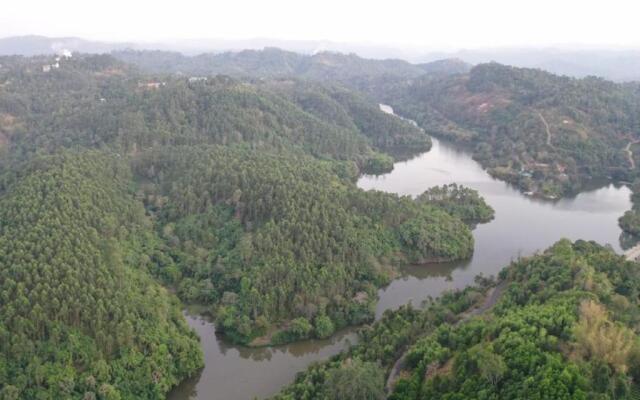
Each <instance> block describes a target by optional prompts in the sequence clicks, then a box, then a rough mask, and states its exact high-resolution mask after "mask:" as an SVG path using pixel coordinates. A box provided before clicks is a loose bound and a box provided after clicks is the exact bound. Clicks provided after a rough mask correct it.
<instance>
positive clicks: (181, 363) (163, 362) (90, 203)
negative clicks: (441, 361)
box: [0, 152, 203, 399]
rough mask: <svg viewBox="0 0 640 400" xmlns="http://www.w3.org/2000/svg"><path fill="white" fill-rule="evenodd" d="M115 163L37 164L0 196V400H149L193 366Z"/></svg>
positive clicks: (95, 158)
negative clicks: (153, 271)
mask: <svg viewBox="0 0 640 400" xmlns="http://www.w3.org/2000/svg"><path fill="white" fill-rule="evenodd" d="M130 177H131V174H130V171H129V168H128V166H127V165H126V164H125V163H123V162H122V160H120V159H118V158H116V157H113V156H107V155H104V154H102V153H99V152H86V153H83V154H75V153H63V154H59V155H56V156H50V157H41V158H40V157H39V158H37V159H34V160H33V161H31V162H29V163H28V164H27V165H23V166H22V168H20V169H19V170H18V172H17V173H14V174H8V175H7V176H5V179H3V184H2V192H1V193H2V194H1V195H0V293H1V297H0V299H1V300H0V304H1V305H2V306H1V307H0V388H1V389H0V395H1V396H2V398H3V399H36V398H38V399H41V398H42V399H45V398H46V399H60V398H78V399H79V398H84V399H92V398H104V399H119V398H134V397H135V398H147V399H159V398H163V397H164V394H165V393H166V392H167V391H168V390H169V389H170V388H171V387H172V386H173V385H175V384H176V383H178V382H179V381H181V380H182V379H184V378H185V377H187V376H189V375H190V374H192V373H193V372H194V371H195V370H197V369H198V368H200V367H201V366H202V363H203V360H202V354H201V351H200V349H199V345H198V340H197V337H195V335H194V334H193V333H192V332H191V331H190V329H188V327H187V325H186V323H185V322H184V319H183V317H182V315H181V311H180V306H179V304H178V302H177V299H176V298H175V297H174V296H172V295H170V294H168V293H167V291H166V290H165V289H164V288H162V287H161V286H159V285H158V284H157V283H156V282H155V281H154V280H152V279H151V277H150V275H149V273H148V268H149V267H150V264H151V260H150V258H149V255H148V252H149V249H150V248H151V247H152V246H153V243H154V241H155V239H154V234H153V231H152V230H151V229H150V225H149V221H147V220H146V218H145V216H144V210H143V208H142V206H141V205H140V203H138V202H135V201H134V200H133V196H132V193H131V192H130V191H129V189H128V187H129V181H130Z"/></svg>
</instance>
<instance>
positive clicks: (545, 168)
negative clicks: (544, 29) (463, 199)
mask: <svg viewBox="0 0 640 400" xmlns="http://www.w3.org/2000/svg"><path fill="white" fill-rule="evenodd" d="M114 55H115V56H116V57H117V58H119V59H121V60H125V61H127V62H131V63H133V64H135V65H138V66H140V67H141V68H143V69H147V70H150V71H154V72H160V71H161V72H166V73H190V74H196V75H202V76H208V75H215V74H217V73H227V74H230V75H232V76H245V77H246V76H249V77H253V78H270V77H271V78H272V77H280V78H283V77H295V78H298V79H304V80H308V81H315V82H323V83H327V82H330V83H333V82H340V83H341V84H342V85H344V86H347V87H349V88H352V89H356V90H358V91H361V92H363V93H366V94H367V96H368V97H370V98H373V99H375V100H376V101H380V102H384V103H386V104H390V105H392V106H393V107H394V109H395V110H396V111H397V112H398V113H399V114H400V115H402V116H404V117H406V118H411V119H413V120H415V121H417V123H418V124H419V125H420V126H421V127H422V128H424V129H425V130H426V131H427V133H429V134H434V135H438V136H441V137H444V138H447V139H449V140H454V141H458V142H461V143H464V144H466V145H468V146H470V147H471V148H472V150H473V152H474V158H476V159H477V160H478V161H479V162H480V163H481V164H482V165H483V166H484V167H485V168H487V169H488V170H489V172H491V173H492V174H493V175H494V176H496V177H498V178H500V179H504V180H507V181H509V182H511V183H514V184H516V185H517V186H518V187H520V189H521V190H523V191H525V192H532V193H534V194H537V195H542V196H545V197H558V196H561V195H564V194H568V193H572V192H576V191H577V190H579V189H580V188H582V187H584V185H585V183H586V182H587V181H590V180H592V179H613V180H630V179H633V178H634V177H635V176H636V164H638V163H639V162H640V156H639V155H638V154H637V153H638V152H637V151H634V150H636V147H637V142H638V141H639V140H640V117H638V116H639V115H640V86H638V85H637V84H635V83H628V84H616V83H613V82H609V81H606V80H603V79H601V78H596V77H587V78H583V79H575V78H569V77H565V76H558V75H553V74H551V73H547V72H544V71H541V70H537V69H527V68H515V67H508V66H504V65H500V64H497V63H489V64H481V65H477V66H475V67H473V68H471V66H469V65H467V64H464V63H462V62H460V61H458V60H441V61H437V62H432V63H428V64H415V65H414V64H409V63H406V62H403V61H399V60H367V59H362V58H359V57H357V56H355V55H341V54H336V53H318V54H315V55H313V56H304V55H299V54H295V53H289V52H285V51H282V50H278V49H265V50H263V51H255V50H249V51H242V52H236V53H223V54H203V55H201V56H195V57H187V56H182V55H179V54H176V53H166V52H148V51H147V52H145V51H142V52H134V51H125V52H116V53H114Z"/></svg>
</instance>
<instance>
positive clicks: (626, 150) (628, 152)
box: [624, 140, 640, 169]
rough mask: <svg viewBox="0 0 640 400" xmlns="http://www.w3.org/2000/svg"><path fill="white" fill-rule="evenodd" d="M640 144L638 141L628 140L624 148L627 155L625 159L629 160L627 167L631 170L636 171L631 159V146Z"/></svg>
mask: <svg viewBox="0 0 640 400" xmlns="http://www.w3.org/2000/svg"><path fill="white" fill-rule="evenodd" d="M636 143H640V140H630V141H629V143H627V147H625V148H624V151H625V152H626V153H627V159H628V160H629V166H630V167H631V169H636V162H635V161H634V159H633V151H631V146H632V145H634V144H636Z"/></svg>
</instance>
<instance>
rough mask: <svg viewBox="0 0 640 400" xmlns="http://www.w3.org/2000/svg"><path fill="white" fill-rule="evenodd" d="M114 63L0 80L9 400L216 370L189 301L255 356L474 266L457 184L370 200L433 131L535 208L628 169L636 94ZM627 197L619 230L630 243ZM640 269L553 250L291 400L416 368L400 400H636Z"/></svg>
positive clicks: (351, 60)
mask: <svg viewBox="0 0 640 400" xmlns="http://www.w3.org/2000/svg"><path fill="white" fill-rule="evenodd" d="M116 57H118V58H119V59H118V58H116ZM116 57H113V56H107V55H102V56H87V55H76V56H74V57H73V58H62V59H60V60H55V59H54V58H53V57H32V58H23V57H2V58H0V289H1V290H0V292H1V295H0V299H1V300H0V306H1V307H0V353H1V355H2V357H1V358H0V398H3V399H4V398H6V399H17V398H26V399H32V398H34V399H35V398H38V399H47V398H51V399H56V398H77V399H80V398H82V399H94V398H95V399H98V398H105V399H120V398H122V399H128V398H153V399H158V398H163V397H164V396H165V394H166V393H167V392H168V390H169V389H170V388H171V387H172V386H174V385H176V384H177V383H178V382H180V381H181V380H183V379H184V378H186V377H187V376H190V375H192V374H193V373H194V371H196V370H198V369H199V368H200V367H201V366H202V363H203V360H202V351H201V349H200V348H199V346H198V342H197V338H196V336H195V334H194V333H193V332H192V331H191V330H190V329H188V327H187V325H186V324H185V321H184V318H183V316H182V314H181V312H180V308H181V304H184V303H198V304H202V305H205V307H206V308H207V309H209V310H210V311H211V312H212V313H213V314H214V316H215V319H216V328H217V329H218V330H220V331H221V332H223V333H224V334H225V336H226V337H227V338H229V339H231V340H233V341H235V342H237V343H241V344H247V345H253V346H260V345H269V344H280V343H286V342H291V341H296V340H301V339H307V338H326V337H329V336H331V335H332V334H333V333H334V331H336V330H338V329H340V328H343V327H345V326H348V325H354V324H361V323H364V322H371V321H372V320H373V315H374V312H373V311H374V305H375V303H376V300H377V290H378V289H379V288H380V287H382V286H383V285H385V284H387V283H388V282H389V281H390V280H391V279H392V278H394V277H395V276H396V275H397V274H398V270H397V268H396V267H397V266H399V265H400V264H406V263H420V264H422V263H429V262H436V261H450V260H460V259H465V258H468V257H470V256H471V255H472V252H473V236H472V235H471V229H472V228H473V226H474V225H475V224H477V223H484V222H488V221H490V220H491V219H492V218H493V210H492V209H491V207H490V206H489V205H488V204H486V203H485V201H484V200H483V199H482V198H481V197H480V195H479V194H478V192H476V191H475V190H471V189H469V188H466V187H464V186H460V185H457V184H452V185H445V186H442V187H436V188H431V189H428V190H426V191H425V192H424V193H422V194H421V195H419V196H417V197H416V198H415V199H413V198H411V197H407V196H397V195H393V194H388V193H383V192H377V191H363V190H361V189H359V188H358V187H357V186H356V184H355V181H356V180H357V178H358V177H359V176H360V175H361V174H363V173H374V174H380V173H384V172H387V171H389V170H390V169H391V168H393V162H394V158H393V157H392V156H391V155H390V154H393V153H394V152H395V150H401V151H404V152H409V153H410V152H419V151H424V150H427V149H428V148H429V147H430V144H431V143H430V139H429V136H428V133H431V134H437V135H440V136H443V137H446V138H448V139H451V140H456V141H459V142H461V143H465V144H466V145H468V146H470V147H471V148H472V149H473V151H474V157H475V158H476V159H478V160H479V161H480V162H481V163H482V164H483V165H484V166H485V167H486V168H488V169H489V170H490V172H491V173H492V174H494V175H495V176H497V177H500V178H502V179H506V180H508V181H510V182H513V183H516V184H517V185H519V186H520V188H521V189H522V190H526V191H531V192H536V193H540V194H544V195H546V196H559V195H562V194H565V193H567V192H569V191H573V190H576V189H579V188H580V187H581V186H582V185H583V184H584V183H585V182H586V181H587V180H589V179H592V178H606V179H615V180H623V179H628V180H631V179H633V178H635V176H636V172H635V171H636V163H637V162H640V157H638V156H637V154H636V151H635V150H636V148H635V147H636V144H635V143H636V140H637V135H638V129H639V128H640V126H639V125H640V119H639V118H640V114H639V113H638V112H637V111H638V106H639V105H640V100H639V99H640V90H639V88H638V86H637V85H632V84H627V85H619V84H614V83H610V82H607V81H603V80H600V79H596V78H586V79H582V80H576V79H570V78H565V77H558V76H554V75H551V74H547V73H544V72H541V71H537V70H528V69H517V68H510V67H505V66H501V65H497V64H487V65H480V66H476V67H474V68H473V69H469V67H468V66H467V65H465V64H461V63H458V62H455V61H445V62H442V63H437V64H435V63H433V64H429V65H412V64H409V63H405V62H402V61H398V60H386V61H372V60H363V59H360V58H359V57H357V56H355V55H341V54H334V53H319V54H316V55H314V56H299V55H296V54H293V53H286V52H281V51H278V50H274V49H270V50H266V51H264V52H251V51H249V52H240V53H225V54H222V55H215V56H212V55H203V56H201V57H195V58H185V57H183V56H179V55H175V54H173V55H172V54H165V53H151V54H149V53H146V52H144V53H136V52H123V53H119V54H116ZM162 59H165V61H163V62H164V63H165V64H162V63H160V62H159V61H158V60H162ZM123 60H124V61H127V62H133V63H134V64H136V65H138V67H141V68H142V69H138V68H137V67H135V66H132V65H130V64H127V63H125V62H124V61H123ZM267 61H268V62H267ZM176 66H178V67H176ZM145 67H146V68H151V69H153V71H152V72H149V71H145V70H144V69H143V68H145ZM176 68H182V69H184V71H178V70H176ZM178 72H182V74H177V73H178ZM220 72H223V73H228V74H229V75H233V77H229V76H223V75H216V74H218V73H220ZM169 73H171V74H169ZM373 99H375V101H374V100H373ZM378 100H381V101H384V102H385V103H388V104H391V105H392V106H393V107H394V108H395V109H396V110H397V111H398V112H399V114H401V115H403V116H406V117H408V118H412V119H414V120H416V121H417V122H418V124H419V125H420V126H421V127H422V128H424V130H423V129H420V128H418V127H416V126H413V125H412V124H410V123H408V122H407V121H405V120H403V119H401V118H397V117H395V116H392V115H388V114H385V113H383V112H381V111H380V109H379V106H378V103H377V101H378ZM635 186H637V185H634V197H633V200H634V204H636V205H635V206H634V209H633V210H631V211H629V212H628V213H627V214H625V215H624V216H623V217H622V218H621V219H620V224H621V226H622V227H623V229H624V230H625V231H626V232H628V233H631V234H634V235H638V234H639V233H640V228H638V226H640V222H639V221H640V217H638V209H637V203H638V201H636V200H638V199H637V198H636V197H637V196H638V195H637V193H638V192H640V190H638V189H637V188H636V187H635ZM425 189H427V188H425ZM636 270H637V265H635V264H633V263H628V262H625V261H624V260H623V259H621V258H620V257H618V256H616V255H615V254H614V253H613V252H612V251H610V250H608V249H606V248H602V247H600V246H597V245H595V244H592V243H585V242H576V243H574V244H572V243H569V242H566V241H562V242H559V243H558V244H556V245H555V246H554V247H552V248H551V249H549V250H548V251H547V252H545V253H544V254H540V255H537V256H534V257H531V258H526V259H522V260H519V261H517V262H515V263H514V264H513V265H511V266H509V267H508V268H506V269H505V270H504V272H503V273H502V274H501V277H500V284H499V285H498V286H497V287H496V282H493V281H492V280H488V279H479V280H478V283H477V285H476V286H473V287H469V288H467V289H465V290H463V291H459V292H454V293H448V294H446V295H445V296H443V297H442V298H440V299H438V300H435V301H432V302H430V303H429V304H427V305H426V307H425V308H424V309H414V308H412V307H402V308H401V309H400V310H398V311H395V312H387V313H386V314H385V315H384V317H383V318H382V319H381V320H380V321H378V322H375V323H373V324H372V325H370V326H367V327H365V328H364V329H363V330H362V332H361V340H360V344H359V345H357V346H355V347H353V348H352V349H350V350H349V351H347V352H345V353H343V354H340V355H338V356H336V357H334V358H333V359H331V360H330V361H328V362H326V363H322V364H317V365H314V366H312V367H311V368H310V369H309V370H308V371H307V372H305V373H303V374H301V375H300V376H299V377H298V379H297V380H296V382H295V383H294V384H292V385H291V386H289V387H288V388H286V389H285V390H284V391H283V392H282V394H281V395H280V396H279V397H280V398H283V399H313V398H341V399H349V398H372V399H376V398H384V397H385V396H386V395H387V394H388V393H386V391H385V381H386V378H387V376H388V374H389V371H390V370H391V369H392V367H393V365H394V363H395V362H396V361H397V360H399V359H400V358H401V356H403V355H404V357H405V358H404V359H403V360H405V361H406V362H404V363H402V365H401V367H402V368H401V369H402V372H401V373H400V375H399V377H400V378H399V379H398V380H396V381H395V384H394V385H393V388H394V390H393V392H392V393H391V397H392V398H395V399H409V398H412V399H418V398H420V399H422V398H446V399H457V398H479V399H480V398H483V399H484V398H487V399H489V398H579V399H582V398H584V399H608V398H611V399H613V398H629V396H630V395H629V393H635V392H636V390H637V389H636V382H637V379H639V378H640V375H638V374H640V372H638V371H640V368H639V366H640V361H639V360H640V356H639V354H640V353H639V352H638V349H637V337H636V329H637V322H638V321H637V318H638V315H637V311H636V310H637V309H638V304H637V302H638V287H640V286H639V285H640V284H639V283H638V282H637V281H638V277H637V273H636ZM503 289H504V293H502V292H499V291H501V290H503ZM494 293H501V294H502V296H500V299H499V301H498V303H497V304H496V305H495V307H493V308H492V309H491V310H488V311H487V310H482V312H479V311H478V310H480V308H479V307H482V305H483V304H484V302H485V301H486V299H487V298H490V296H491V295H493V294H494ZM178 299H180V300H182V303H181V302H180V301H179V300H178ZM485 311H486V312H485ZM594 327H595V328H594ZM595 338H597V340H596V339H595Z"/></svg>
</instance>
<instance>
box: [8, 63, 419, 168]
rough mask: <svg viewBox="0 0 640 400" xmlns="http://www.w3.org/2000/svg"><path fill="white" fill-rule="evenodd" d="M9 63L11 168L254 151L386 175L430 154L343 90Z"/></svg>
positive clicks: (107, 66) (413, 132)
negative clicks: (395, 154)
mask: <svg viewBox="0 0 640 400" xmlns="http://www.w3.org/2000/svg"><path fill="white" fill-rule="evenodd" d="M50 61H51V60H49V59H48V58H46V57H43V58H42V59H39V58H35V59H23V58H20V57H4V58H3V59H2V65H3V68H2V69H0V88H1V90H2V91H1V92H0V93H1V94H2V95H1V96H0V145H3V147H6V148H7V150H8V153H9V156H10V157H8V158H10V159H13V158H17V159H20V158H24V157H27V156H29V155H30V154H32V153H34V152H43V151H49V152H51V151H55V150H56V149H59V148H62V147H67V148H68V147H92V148H96V147H97V148H105V147H108V148H115V149H118V150H119V151H121V152H123V153H127V154H135V153H136V152H138V151H141V150H142V149H145V148H149V147H152V146H158V145H199V144H223V145H227V144H232V143H239V142H250V143H252V145H254V146H260V147H265V148H270V149H273V150H289V151H297V152H305V153H310V154H312V155H314V156H316V157H319V158H335V159H341V160H353V161H355V162H356V163H357V165H358V166H359V167H360V168H361V169H363V170H366V167H367V166H373V167H374V169H375V167H378V168H379V169H380V166H379V164H380V160H383V161H385V162H383V163H382V164H383V167H384V168H381V169H382V170H385V171H386V170H388V169H389V168H390V167H392V166H391V163H390V160H389V159H388V157H386V158H385V156H384V155H382V154H380V151H384V148H385V147H391V146H397V145H402V146H409V147H411V146H415V147H416V150H424V149H428V148H429V146H430V141H429V137H428V136H427V135H426V134H425V133H424V132H422V131H421V130H419V129H418V128H416V127H414V126H412V125H411V124H408V123H406V122H404V121H402V120H400V119H398V118H394V117H393V116H389V115H386V114H384V113H382V112H380V111H379V110H378V105H377V103H373V102H371V101H369V100H367V99H365V98H363V97H362V96H359V95H357V94H355V93H352V92H349V91H348V90H347V89H344V88H342V89H341V88H340V87H336V86H334V87H331V88H327V89H323V88H322V87H317V86H306V87H305V86H304V85H303V84H301V83H300V84H298V85H297V86H299V88H298V89H294V90H287V89H285V87H286V86H288V85H287V83H286V82H275V83H273V85H270V84H266V83H251V82H248V81H240V80H235V79H232V78H229V77H224V76H218V77H214V78H209V79H207V80H204V81H203V80H198V81H195V82H193V81H191V82H190V81H189V80H188V79H186V78H176V77H168V76H166V77H154V76H148V75H143V74H141V73H140V72H137V71H136V70H135V69H132V67H130V66H127V65H125V64H122V63H120V62H118V61H117V60H115V59H114V58H112V57H109V56H83V57H74V58H73V59H68V60H67V59H65V60H62V61H61V64H60V68H57V69H52V70H50V71H49V72H43V71H42V70H40V69H39V68H41V65H42V63H44V62H50Z"/></svg>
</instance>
